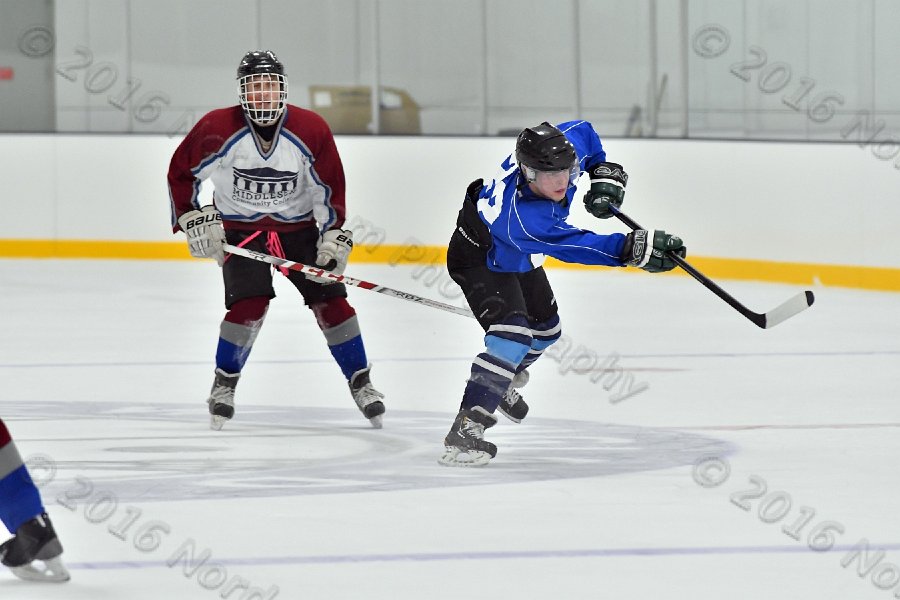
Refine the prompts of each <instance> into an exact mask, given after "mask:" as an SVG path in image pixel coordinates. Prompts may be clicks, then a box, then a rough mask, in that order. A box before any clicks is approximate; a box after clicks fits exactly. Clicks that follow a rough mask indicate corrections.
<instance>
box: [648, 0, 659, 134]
mask: <svg viewBox="0 0 900 600" xmlns="http://www.w3.org/2000/svg"><path fill="white" fill-rule="evenodd" d="M649 31H650V89H649V91H648V94H647V95H648V96H649V98H648V101H647V116H648V118H649V121H650V123H649V125H650V137H656V126H657V124H658V122H659V115H657V110H656V76H657V72H658V69H659V65H657V52H656V36H657V35H658V31H657V28H656V0H650V28H649Z"/></svg>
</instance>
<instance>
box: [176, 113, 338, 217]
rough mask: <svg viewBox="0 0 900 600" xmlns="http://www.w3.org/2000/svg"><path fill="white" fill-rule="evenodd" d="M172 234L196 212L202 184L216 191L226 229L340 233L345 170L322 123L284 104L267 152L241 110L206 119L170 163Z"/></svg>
mask: <svg viewBox="0 0 900 600" xmlns="http://www.w3.org/2000/svg"><path fill="white" fill-rule="evenodd" d="M168 179H169V198H170V201H171V208H172V229H173V231H178V230H179V229H180V227H179V226H178V218H179V217H180V216H181V215H183V214H184V213H186V212H188V211H191V210H195V209H198V208H200V203H199V198H198V193H199V191H200V183H201V182H202V181H204V180H206V179H209V180H210V181H211V182H212V184H213V188H214V189H213V203H214V204H215V206H216V208H217V209H218V210H219V212H221V213H222V219H223V221H224V224H225V228H226V229H251V230H260V231H271V230H274V231H293V230H297V229H301V228H304V227H312V226H315V225H318V226H319V228H320V229H321V230H322V231H325V230H327V229H332V228H335V227H341V226H342V225H343V223H344V219H345V204H344V188H345V182H344V168H343V166H342V164H341V158H340V156H339V155H338V151H337V147H336V146H335V143H334V136H332V134H331V130H330V129H329V128H328V124H327V123H325V120H324V119H323V118H322V117H320V116H319V115H317V114H316V113H314V112H312V111H309V110H305V109H303V108H300V107H299V106H293V105H290V104H289V105H287V106H286V107H285V114H284V117H283V118H282V119H281V121H280V122H279V123H278V125H277V126H276V129H275V135H274V137H273V139H272V145H271V147H270V148H269V150H268V151H267V152H264V151H263V149H262V146H261V145H260V140H259V138H258V137H257V135H256V134H255V133H254V132H253V130H252V128H251V126H250V123H249V121H248V120H247V119H246V118H245V117H244V111H243V109H241V107H240V106H233V107H230V108H222V109H218V110H214V111H211V112H209V113H207V114H205V115H204V116H203V117H202V118H201V119H200V120H199V121H198V122H197V124H196V125H194V127H193V128H192V129H191V131H190V132H189V133H188V134H187V136H186V137H185V138H184V140H183V141H182V142H181V144H180V145H179V146H178V149H176V150H175V153H174V154H173V155H172V160H171V162H170V164H169V177H168Z"/></svg>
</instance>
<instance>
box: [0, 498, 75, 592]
mask: <svg viewBox="0 0 900 600" xmlns="http://www.w3.org/2000/svg"><path fill="white" fill-rule="evenodd" d="M62 551H63V549H62V544H60V543H59V538H57V537H56V532H55V531H54V530H53V525H52V524H51V523H50V517H48V516H47V515H46V513H45V514H41V515H38V516H37V517H35V518H33V519H32V520H30V521H28V522H26V523H24V524H23V525H22V526H21V527H19V529H18V531H16V535H15V536H13V537H12V538H11V539H9V540H7V541H5V542H4V543H3V544H2V545H0V562H2V563H3V564H4V565H6V566H7V567H9V568H10V570H11V571H12V572H13V574H14V575H15V576H16V577H19V578H20V579H24V580H26V581H52V582H57V583H61V582H63V581H68V580H69V572H68V571H67V570H66V567H65V565H63V563H62V558H60V557H61V555H62ZM35 561H40V562H41V563H43V567H41V565H40V564H36V563H35Z"/></svg>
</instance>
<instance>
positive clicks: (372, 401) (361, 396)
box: [347, 365, 384, 429]
mask: <svg viewBox="0 0 900 600" xmlns="http://www.w3.org/2000/svg"><path fill="white" fill-rule="evenodd" d="M371 370H372V365H369V366H368V367H366V368H365V369H360V370H359V371H357V372H356V373H354V374H353V375H352V376H351V377H350V381H348V382H347V384H348V385H349V386H350V393H351V394H352V395H353V400H354V401H355V402H356V406H358V407H359V410H360V412H362V414H363V416H364V417H365V418H367V419H368V420H369V423H371V424H372V427H374V428H375V429H381V415H383V414H384V402H382V401H381V399H382V398H384V394H382V393H381V392H379V391H378V390H376V389H375V388H374V387H373V386H372V382H371V381H370V380H369V371H371Z"/></svg>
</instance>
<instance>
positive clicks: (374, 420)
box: [369, 415, 382, 429]
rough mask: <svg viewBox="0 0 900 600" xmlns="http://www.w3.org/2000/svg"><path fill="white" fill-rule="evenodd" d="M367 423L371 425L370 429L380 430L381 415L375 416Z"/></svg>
mask: <svg viewBox="0 0 900 600" xmlns="http://www.w3.org/2000/svg"><path fill="white" fill-rule="evenodd" d="M369 423H371V424H372V427H374V428H375V429H381V427H382V423H381V415H375V416H374V417H372V418H371V419H369Z"/></svg>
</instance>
